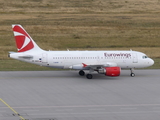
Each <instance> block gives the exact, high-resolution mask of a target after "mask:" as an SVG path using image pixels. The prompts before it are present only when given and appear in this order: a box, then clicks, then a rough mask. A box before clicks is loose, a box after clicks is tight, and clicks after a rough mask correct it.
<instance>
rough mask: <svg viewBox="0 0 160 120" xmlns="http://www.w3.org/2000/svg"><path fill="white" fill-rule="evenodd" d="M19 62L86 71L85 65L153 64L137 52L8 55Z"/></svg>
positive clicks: (36, 52) (131, 66) (136, 65)
mask: <svg viewBox="0 0 160 120" xmlns="http://www.w3.org/2000/svg"><path fill="white" fill-rule="evenodd" d="M10 57H11V58H14V59H18V60H21V61H25V62H29V63H33V64H37V65H41V66H48V67H54V68H62V69H78V70H83V69H87V68H85V67H84V66H83V64H86V65H103V66H106V67H112V66H119V67H120V68H144V67H148V66H151V65H153V64H154V61H153V60H152V59H151V58H148V57H147V56H146V55H145V54H144V53H141V52H137V51H44V50H42V51H34V52H33V51H27V52H16V53H12V54H10Z"/></svg>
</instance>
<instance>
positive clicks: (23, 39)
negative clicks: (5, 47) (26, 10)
mask: <svg viewBox="0 0 160 120" xmlns="http://www.w3.org/2000/svg"><path fill="white" fill-rule="evenodd" d="M12 29H13V33H14V37H15V41H16V45H17V49H18V52H26V51H31V50H42V49H41V48H40V47H39V46H38V45H37V44H36V43H35V42H34V40H33V39H32V38H31V37H30V35H29V34H28V33H27V32H26V31H25V29H24V28H23V27H22V26H21V25H12Z"/></svg>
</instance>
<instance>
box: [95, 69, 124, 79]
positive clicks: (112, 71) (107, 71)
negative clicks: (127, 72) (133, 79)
mask: <svg viewBox="0 0 160 120" xmlns="http://www.w3.org/2000/svg"><path fill="white" fill-rule="evenodd" d="M120 72H121V68H120V67H105V68H101V69H99V70H98V73H99V74H105V75H106V76H111V77H116V76H119V75H120Z"/></svg>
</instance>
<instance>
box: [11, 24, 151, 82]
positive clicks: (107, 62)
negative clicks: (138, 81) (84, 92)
mask: <svg viewBox="0 0 160 120" xmlns="http://www.w3.org/2000/svg"><path fill="white" fill-rule="evenodd" d="M12 29H13V33H14V37H15V41H16V45H17V49H18V52H9V57H10V58H13V59H17V60H20V61H24V62H28V63H33V64H37V65H40V66H46V67H52V68H61V69H74V70H79V75H80V76H85V72H84V71H86V70H88V72H87V74H86V78H88V79H92V78H93V75H92V73H93V72H94V71H96V72H98V73H99V74H104V75H106V76H110V77H116V76H120V73H121V69H130V71H131V74H130V76H131V77H134V76H135V73H134V69H135V68H144V67H149V66H152V65H153V64H154V61H153V60H152V59H151V58H149V57H147V55H146V54H144V53H142V52H138V51H132V50H129V51H69V50H67V51H46V50H43V49H41V48H40V47H39V46H38V45H37V44H36V43H35V41H34V40H33V39H32V38H31V36H30V35H29V34H28V33H27V32H26V31H25V29H24V28H23V27H22V26H21V25H19V24H14V25H12Z"/></svg>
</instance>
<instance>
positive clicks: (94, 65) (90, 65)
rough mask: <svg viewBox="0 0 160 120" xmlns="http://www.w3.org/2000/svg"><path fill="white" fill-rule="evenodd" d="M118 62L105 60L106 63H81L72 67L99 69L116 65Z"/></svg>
mask: <svg viewBox="0 0 160 120" xmlns="http://www.w3.org/2000/svg"><path fill="white" fill-rule="evenodd" d="M115 66H117V63H115V62H105V63H81V64H77V65H72V66H70V67H69V68H71V69H97V68H101V67H115Z"/></svg>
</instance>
